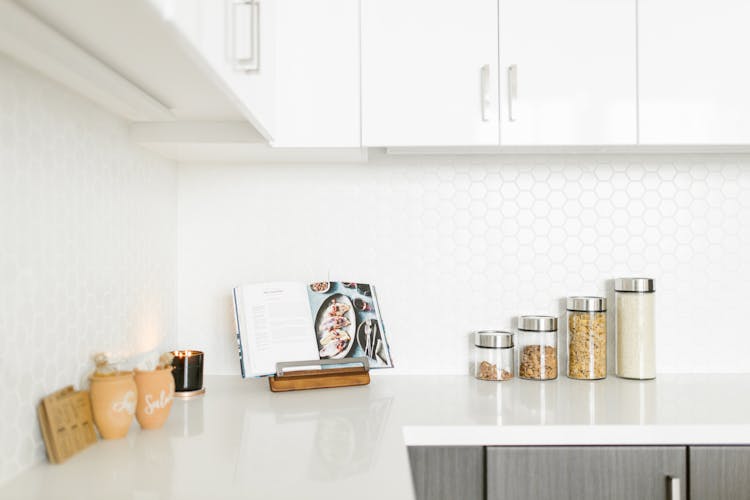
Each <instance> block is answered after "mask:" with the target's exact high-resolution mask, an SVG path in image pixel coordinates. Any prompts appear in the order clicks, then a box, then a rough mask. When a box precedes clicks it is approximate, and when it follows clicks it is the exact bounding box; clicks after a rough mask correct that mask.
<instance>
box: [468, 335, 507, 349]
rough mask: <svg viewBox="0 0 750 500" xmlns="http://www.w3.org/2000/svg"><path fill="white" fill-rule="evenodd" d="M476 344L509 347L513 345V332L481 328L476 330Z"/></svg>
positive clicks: (479, 345) (495, 347) (478, 345)
mask: <svg viewBox="0 0 750 500" xmlns="http://www.w3.org/2000/svg"><path fill="white" fill-rule="evenodd" d="M474 345H476V346H477V347H490V348H494V349H497V348H502V349H507V348H509V347H513V334H512V333H511V332H506V331H504V330H480V331H477V332H474Z"/></svg>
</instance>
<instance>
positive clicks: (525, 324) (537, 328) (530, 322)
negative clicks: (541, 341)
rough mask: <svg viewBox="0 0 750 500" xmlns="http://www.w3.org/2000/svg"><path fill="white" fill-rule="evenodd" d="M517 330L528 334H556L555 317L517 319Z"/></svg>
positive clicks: (523, 317) (524, 317) (522, 317)
mask: <svg viewBox="0 0 750 500" xmlns="http://www.w3.org/2000/svg"><path fill="white" fill-rule="evenodd" d="M518 329H519V330H526V331H530V332H556V331H557V317H555V316H521V317H520V318H518Z"/></svg>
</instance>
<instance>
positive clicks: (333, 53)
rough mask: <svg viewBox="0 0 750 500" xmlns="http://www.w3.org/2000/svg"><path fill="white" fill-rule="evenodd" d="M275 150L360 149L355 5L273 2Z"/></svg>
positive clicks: (327, 0) (325, 0)
mask: <svg viewBox="0 0 750 500" xmlns="http://www.w3.org/2000/svg"><path fill="white" fill-rule="evenodd" d="M274 8H275V15H276V19H277V27H276V30H277V36H276V64H275V65H276V92H277V95H276V129H275V133H274V141H273V145H274V146H286V147H359V145H360V119H359V3H358V2H353V1H352V0H316V1H314V2H312V1H310V0H275V6H274Z"/></svg>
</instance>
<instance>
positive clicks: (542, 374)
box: [516, 316, 557, 380]
mask: <svg viewBox="0 0 750 500" xmlns="http://www.w3.org/2000/svg"><path fill="white" fill-rule="evenodd" d="M516 344H517V345H518V376H519V377H520V378H523V379H526V380H554V379H556V378H557V318H556V317H555V316H521V317H520V318H519V319H518V336H517V337H516Z"/></svg>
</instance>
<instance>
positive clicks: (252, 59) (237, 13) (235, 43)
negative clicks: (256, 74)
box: [227, 0, 260, 71]
mask: <svg viewBox="0 0 750 500" xmlns="http://www.w3.org/2000/svg"><path fill="white" fill-rule="evenodd" d="M229 2H230V8H229V11H228V16H227V17H228V23H227V24H228V26H227V28H228V29H227V34H228V37H229V39H228V44H227V45H228V52H229V60H230V61H231V62H232V66H233V67H234V69H235V70H236V71H257V70H258V69H259V68H260V7H259V5H258V0H229Z"/></svg>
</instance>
